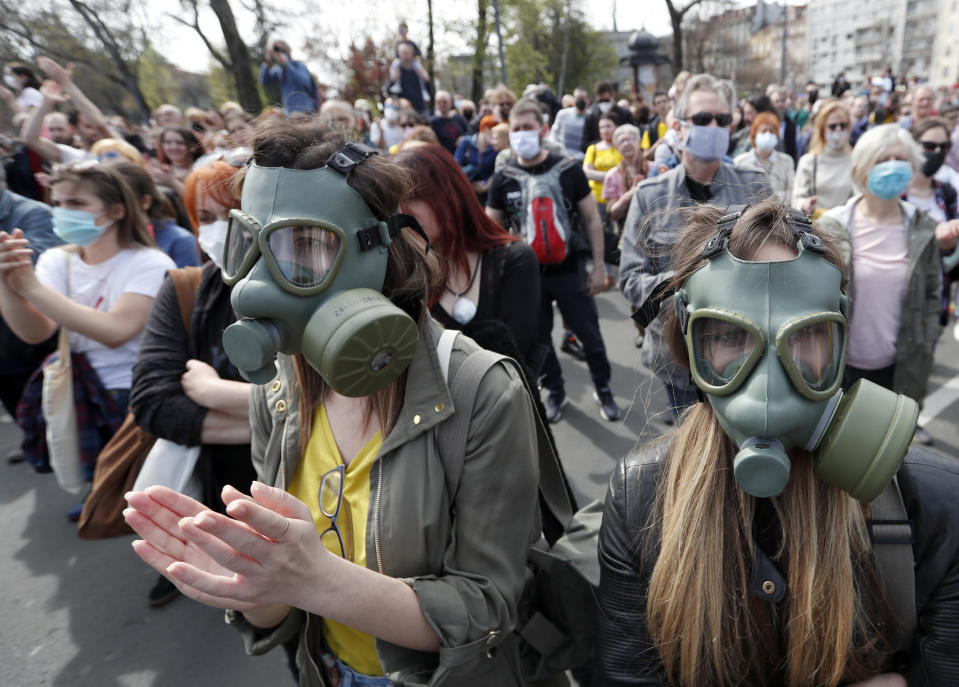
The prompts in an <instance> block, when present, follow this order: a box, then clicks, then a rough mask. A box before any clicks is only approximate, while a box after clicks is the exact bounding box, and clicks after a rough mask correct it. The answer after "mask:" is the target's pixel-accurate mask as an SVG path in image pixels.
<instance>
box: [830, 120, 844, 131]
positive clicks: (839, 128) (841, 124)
mask: <svg viewBox="0 0 959 687" xmlns="http://www.w3.org/2000/svg"><path fill="white" fill-rule="evenodd" d="M826 128H827V129H829V130H830V131H845V130H846V129H848V128H849V122H836V123H834V124H827V125H826Z"/></svg>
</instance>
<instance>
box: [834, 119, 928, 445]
mask: <svg viewBox="0 0 959 687" xmlns="http://www.w3.org/2000/svg"><path fill="white" fill-rule="evenodd" d="M924 162H925V160H924V158H923V156H922V153H921V152H920V151H919V147H918V146H917V145H916V143H915V142H914V141H913V140H912V137H911V136H910V135H909V132H908V131H906V130H905V129H903V128H902V127H900V126H898V125H895V124H886V125H883V126H878V127H875V128H874V129H870V130H869V131H867V132H866V133H864V134H863V135H862V137H861V138H860V139H859V142H858V143H857V144H856V148H855V150H854V151H853V154H852V181H853V184H854V185H855V188H856V190H857V191H859V193H857V195H855V196H853V197H852V198H850V199H849V201H848V202H847V203H846V204H845V205H843V206H840V207H837V208H833V209H832V210H831V211H829V212H827V213H826V215H825V216H824V221H825V222H826V225H825V226H828V227H829V228H830V229H831V230H832V231H834V232H835V234H836V235H837V236H839V237H840V239H841V241H842V244H843V249H844V254H846V255H849V256H850V257H848V258H847V259H848V260H849V264H848V266H849V271H850V273H851V274H850V282H851V285H850V289H849V297H850V299H851V300H852V302H853V304H854V306H855V307H854V308H853V310H852V317H851V318H850V321H849V354H848V357H847V366H846V377H847V380H848V383H852V382H854V381H855V380H857V379H860V378H866V379H868V380H870V381H872V382H875V383H876V384H880V385H881V386H884V387H886V388H887V389H892V390H893V391H895V392H896V393H901V394H905V395H906V396H909V397H910V398H912V399H915V400H916V401H917V402H920V403H921V402H922V399H923V398H924V397H925V395H926V385H927V383H928V381H929V372H930V369H931V368H932V354H933V347H934V345H935V342H936V339H937V338H938V337H939V332H940V324H939V311H940V308H941V300H940V299H941V297H942V276H941V265H940V251H939V244H938V242H937V241H936V221H935V220H933V219H931V218H930V217H929V216H928V215H927V214H926V213H924V212H920V211H919V210H918V209H917V208H916V206H914V205H912V204H911V203H907V202H905V201H903V200H901V199H900V196H901V195H902V194H903V193H904V192H905V191H906V189H907V188H908V184H909V181H910V180H911V179H912V177H913V176H914V175H915V172H916V170H917V169H918V168H920V167H922V165H923V164H924ZM916 435H917V439H919V440H921V441H923V443H931V441H932V439H931V437H929V435H928V433H927V432H926V431H925V430H924V429H922V428H920V429H919V430H918V431H917V433H916Z"/></svg>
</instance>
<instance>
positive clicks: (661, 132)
mask: <svg viewBox="0 0 959 687" xmlns="http://www.w3.org/2000/svg"><path fill="white" fill-rule="evenodd" d="M667 131H669V127H667V126H666V122H662V121H661V122H659V124H658V125H657V126H656V140H659V139H661V138H662V137H663V136H665V135H666V132H667ZM652 145H653V143H652V141H650V140H649V129H643V138H642V140H641V141H640V142H639V147H640V148H642V149H643V150H649V148H650V146H652Z"/></svg>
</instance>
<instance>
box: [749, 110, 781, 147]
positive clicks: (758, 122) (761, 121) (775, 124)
mask: <svg viewBox="0 0 959 687" xmlns="http://www.w3.org/2000/svg"><path fill="white" fill-rule="evenodd" d="M761 126H771V127H772V128H773V131H774V132H775V133H776V135H777V136H779V117H777V116H776V115H774V114H773V113H772V112H760V113H759V114H757V115H756V116H755V117H754V118H753V124H752V126H751V127H749V140H750V141H752V143H753V145H756V134H758V133H759V127H761Z"/></svg>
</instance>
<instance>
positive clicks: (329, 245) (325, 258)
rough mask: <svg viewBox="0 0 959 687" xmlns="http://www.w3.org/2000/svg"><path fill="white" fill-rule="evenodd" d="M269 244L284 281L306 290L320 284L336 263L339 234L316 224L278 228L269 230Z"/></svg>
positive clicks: (338, 249) (338, 250)
mask: <svg viewBox="0 0 959 687" xmlns="http://www.w3.org/2000/svg"><path fill="white" fill-rule="evenodd" d="M269 246H270V252H271V253H272V255H273V259H274V260H275V261H276V265H277V267H279V269H280V272H281V273H282V274H283V277H284V278H285V279H286V281H287V282H289V283H290V284H292V285H293V286H296V287H299V288H305V289H308V288H312V287H315V286H318V285H320V284H322V283H323V281H324V280H325V279H326V277H327V276H328V275H329V274H330V272H331V270H332V269H333V267H334V266H335V265H336V258H337V256H338V255H339V253H340V237H339V236H338V235H337V234H335V233H333V232H332V231H330V230H329V229H326V228H324V227H319V226H302V225H301V226H289V227H279V228H277V229H275V230H273V231H272V232H270V236H269Z"/></svg>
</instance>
